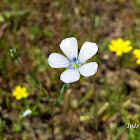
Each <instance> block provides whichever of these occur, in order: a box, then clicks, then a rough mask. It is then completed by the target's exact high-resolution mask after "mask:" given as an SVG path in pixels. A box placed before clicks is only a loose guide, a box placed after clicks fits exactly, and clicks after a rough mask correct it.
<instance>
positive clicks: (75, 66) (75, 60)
mask: <svg viewBox="0 0 140 140" xmlns="http://www.w3.org/2000/svg"><path fill="white" fill-rule="evenodd" d="M71 64H72V66H71V67H72V68H74V69H76V68H78V67H79V65H78V64H77V59H76V57H74V58H73V59H72V63H71Z"/></svg>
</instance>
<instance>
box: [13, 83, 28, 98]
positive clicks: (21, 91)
mask: <svg viewBox="0 0 140 140" xmlns="http://www.w3.org/2000/svg"><path fill="white" fill-rule="evenodd" d="M12 95H13V96H15V97H16V99H17V100H21V98H26V97H27V96H28V93H27V92H26V88H25V87H23V88H22V87H21V86H16V87H15V91H13V93H12Z"/></svg>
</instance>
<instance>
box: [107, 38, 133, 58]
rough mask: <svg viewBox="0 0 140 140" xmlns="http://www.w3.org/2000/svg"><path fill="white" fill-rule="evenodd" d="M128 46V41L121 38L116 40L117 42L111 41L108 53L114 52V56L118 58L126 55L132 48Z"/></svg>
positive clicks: (129, 42)
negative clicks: (123, 54)
mask: <svg viewBox="0 0 140 140" xmlns="http://www.w3.org/2000/svg"><path fill="white" fill-rule="evenodd" d="M130 44H131V41H130V40H126V41H124V40H123V39H122V38H118V39H117V40H112V41H111V44H110V45H109V49H110V51H112V52H115V53H116V55H118V56H120V55H122V53H127V52H129V51H131V50H132V49H133V47H132V46H130Z"/></svg>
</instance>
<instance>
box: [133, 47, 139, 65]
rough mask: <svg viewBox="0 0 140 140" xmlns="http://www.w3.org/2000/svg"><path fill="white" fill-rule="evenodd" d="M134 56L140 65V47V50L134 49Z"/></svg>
mask: <svg viewBox="0 0 140 140" xmlns="http://www.w3.org/2000/svg"><path fill="white" fill-rule="evenodd" d="M133 54H134V55H135V57H136V58H137V64H140V46H139V49H134V51H133Z"/></svg>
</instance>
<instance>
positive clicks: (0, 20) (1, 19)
mask: <svg viewBox="0 0 140 140" xmlns="http://www.w3.org/2000/svg"><path fill="white" fill-rule="evenodd" d="M0 22H5V19H4V17H3V16H2V15H1V14H0Z"/></svg>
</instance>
